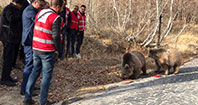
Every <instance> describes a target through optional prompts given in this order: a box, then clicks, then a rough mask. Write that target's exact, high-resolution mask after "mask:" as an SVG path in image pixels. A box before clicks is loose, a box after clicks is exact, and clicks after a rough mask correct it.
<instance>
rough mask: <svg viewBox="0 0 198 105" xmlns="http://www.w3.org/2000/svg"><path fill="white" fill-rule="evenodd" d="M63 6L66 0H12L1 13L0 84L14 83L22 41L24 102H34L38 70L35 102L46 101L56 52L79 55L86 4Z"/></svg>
mask: <svg viewBox="0 0 198 105" xmlns="http://www.w3.org/2000/svg"><path fill="white" fill-rule="evenodd" d="M66 6H67V0H50V3H48V2H47V1H45V0H12V2H11V3H10V4H9V5H7V6H6V7H5V8H4V9H3V12H2V14H1V18H0V41H1V42H2V43H3V58H2V59H3V63H2V76H1V81H0V84H1V85H6V86H16V82H18V80H16V79H13V78H12V77H11V71H12V69H13V68H14V67H15V65H16V59H17V55H18V52H19V48H20V47H21V45H22V48H23V51H24V55H25V66H24V72H23V80H22V83H21V90H20V94H21V95H25V97H24V101H23V103H24V104H34V100H33V99H32V93H33V90H34V86H35V83H36V81H37V79H38V77H39V76H40V73H42V81H41V86H40V97H39V104H40V105H46V104H47V103H48V99H47V97H48V90H49V86H50V81H51V78H52V73H53V68H54V63H55V61H56V56H58V58H60V59H63V58H65V57H66V58H68V57H71V58H73V57H75V56H76V57H77V58H79V59H81V55H80V48H81V45H82V43H83V38H84V30H85V26H86V15H85V10H86V6H85V5H81V6H80V7H79V6H78V5H74V7H73V10H72V11H70V9H69V8H68V7H66Z"/></svg>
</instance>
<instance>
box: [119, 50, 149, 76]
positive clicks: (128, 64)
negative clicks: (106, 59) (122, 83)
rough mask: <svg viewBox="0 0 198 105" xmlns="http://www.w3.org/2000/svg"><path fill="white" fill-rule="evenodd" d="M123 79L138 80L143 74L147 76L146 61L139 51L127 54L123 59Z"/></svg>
mask: <svg viewBox="0 0 198 105" xmlns="http://www.w3.org/2000/svg"><path fill="white" fill-rule="evenodd" d="M121 66H122V70H121V76H122V79H137V78H139V77H140V74H141V72H143V74H146V61H145V58H144V55H143V54H142V53H140V52H138V51H131V52H129V53H125V54H124V55H123V58H122V65H121Z"/></svg>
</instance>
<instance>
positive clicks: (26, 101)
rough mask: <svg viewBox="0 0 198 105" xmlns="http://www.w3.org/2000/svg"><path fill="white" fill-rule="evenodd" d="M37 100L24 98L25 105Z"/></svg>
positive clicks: (31, 104) (30, 104)
mask: <svg viewBox="0 0 198 105" xmlns="http://www.w3.org/2000/svg"><path fill="white" fill-rule="evenodd" d="M34 103H35V102H34V100H32V99H24V101H23V105H33V104H34Z"/></svg>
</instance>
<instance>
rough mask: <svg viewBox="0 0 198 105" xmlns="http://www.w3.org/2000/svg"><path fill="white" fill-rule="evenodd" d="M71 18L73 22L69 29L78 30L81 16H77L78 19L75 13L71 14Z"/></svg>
mask: <svg viewBox="0 0 198 105" xmlns="http://www.w3.org/2000/svg"><path fill="white" fill-rule="evenodd" d="M71 18H72V21H71V24H70V25H69V28H70V29H75V30H78V25H79V19H80V16H79V15H77V17H76V15H74V13H73V12H71Z"/></svg>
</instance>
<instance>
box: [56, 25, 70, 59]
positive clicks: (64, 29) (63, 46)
mask: <svg viewBox="0 0 198 105" xmlns="http://www.w3.org/2000/svg"><path fill="white" fill-rule="evenodd" d="M66 34H68V33H67V31H66V27H64V28H63V30H62V35H63V36H62V43H61V44H62V51H61V52H60V53H59V55H58V56H59V58H61V57H62V56H63V54H64V52H65V37H66Z"/></svg>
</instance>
